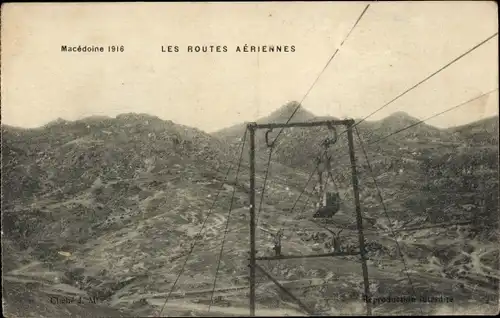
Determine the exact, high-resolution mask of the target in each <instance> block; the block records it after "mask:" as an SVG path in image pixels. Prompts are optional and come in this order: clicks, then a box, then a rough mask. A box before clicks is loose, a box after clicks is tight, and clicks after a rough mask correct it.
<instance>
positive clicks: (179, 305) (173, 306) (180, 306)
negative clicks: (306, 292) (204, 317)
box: [150, 299, 305, 316]
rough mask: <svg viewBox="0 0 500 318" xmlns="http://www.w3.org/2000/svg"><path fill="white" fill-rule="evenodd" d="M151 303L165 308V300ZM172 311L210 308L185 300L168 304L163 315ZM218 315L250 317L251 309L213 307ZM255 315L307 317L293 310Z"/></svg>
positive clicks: (258, 311)
mask: <svg viewBox="0 0 500 318" xmlns="http://www.w3.org/2000/svg"><path fill="white" fill-rule="evenodd" d="M150 303H151V304H152V305H154V306H158V308H160V309H161V307H163V304H164V303H165V301H164V300H162V299H154V300H151V301H150ZM171 310H195V311H201V312H207V310H208V306H207V305H204V304H194V303H191V302H189V301H185V300H172V301H169V302H168V304H167V305H166V306H165V309H164V310H163V313H162V315H168V312H169V311H171ZM217 313H220V314H230V315H235V316H248V315H249V309H248V307H219V306H212V307H211V308H210V314H212V315H215V314H217ZM255 315H256V316H285V315H291V316H305V315H304V313H302V312H300V311H296V310H293V309H284V308H283V309H282V308H280V309H268V308H265V309H256V310H255Z"/></svg>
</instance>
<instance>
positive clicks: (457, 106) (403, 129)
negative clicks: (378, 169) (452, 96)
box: [368, 88, 498, 145]
mask: <svg viewBox="0 0 500 318" xmlns="http://www.w3.org/2000/svg"><path fill="white" fill-rule="evenodd" d="M497 90H498V88H495V89H492V90H491V91H488V92H486V93H484V94H481V95H479V96H476V97H474V98H471V99H469V100H468V101H465V102H463V103H460V104H458V105H455V106H453V107H450V108H448V109H446V110H444V111H442V112H439V113H436V114H434V115H432V116H430V117H427V118H425V119H422V120H420V121H418V122H416V123H414V124H411V125H409V126H407V127H404V128H401V129H399V130H396V131H394V132H392V133H390V134H389V135H387V136H384V137H382V138H380V139H377V140H375V141H372V142H370V143H368V145H373V144H376V143H378V142H381V141H382V140H385V139H387V138H389V137H391V136H393V135H396V134H398V133H400V132H403V131H405V130H407V129H410V128H413V127H415V126H417V125H420V124H422V123H424V122H426V121H428V120H431V119H433V118H435V117H438V116H440V115H442V114H445V113H447V112H450V111H452V110H455V109H457V108H460V107H462V106H464V105H466V104H469V103H471V102H473V101H476V100H478V99H480V98H482V97H484V96H486V95H489V94H491V93H493V92H495V91H497Z"/></svg>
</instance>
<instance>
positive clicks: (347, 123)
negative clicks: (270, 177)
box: [247, 119, 372, 317]
mask: <svg viewBox="0 0 500 318" xmlns="http://www.w3.org/2000/svg"><path fill="white" fill-rule="evenodd" d="M318 126H327V127H335V126H344V127H346V132H347V139H348V146H349V157H350V162H351V174H352V187H353V192H354V204H355V208H356V223H357V228H358V238H359V253H340V252H337V253H326V254H317V255H283V256H274V257H259V258H257V257H256V248H255V239H256V237H255V227H256V224H255V193H256V191H255V132H256V130H258V129H268V130H269V129H275V128H282V129H284V128H291V127H303V128H307V127H318ZM353 126H354V120H352V119H346V120H327V121H314V122H296V123H283V124H278V123H269V124H257V123H249V124H247V129H248V130H249V132H250V258H249V261H250V264H249V271H250V295H249V301H250V316H252V317H254V316H255V274H256V270H257V269H258V270H259V271H261V272H263V274H264V275H265V276H266V277H267V278H269V279H270V280H271V281H273V282H274V283H275V284H276V285H277V286H278V287H279V288H280V289H285V288H284V287H283V286H281V284H279V283H278V281H277V280H275V279H274V278H273V277H272V276H271V275H270V274H269V273H267V272H265V270H264V269H263V268H262V267H261V266H258V265H257V260H278V259H279V260H282V259H292V258H294V259H297V258H317V257H333V256H346V255H357V254H359V255H360V258H361V267H362V270H363V282H364V295H363V296H364V297H361V299H371V295H370V285H369V281H368V266H367V263H366V249H365V239H364V234H363V218H362V215H361V203H360V200H359V184H358V174H357V169H356V156H355V152H354V139H353ZM266 140H267V139H266ZM268 146H269V143H268ZM285 291H286V293H287V294H288V295H289V296H290V297H291V298H292V299H293V300H294V301H295V302H296V303H297V304H298V305H299V307H300V308H302V309H303V310H304V311H305V312H307V313H308V314H310V315H313V313H312V311H311V310H309V309H307V307H305V305H304V304H303V303H302V302H301V301H300V300H299V299H298V298H296V297H295V296H293V294H291V293H290V292H289V291H287V290H286V289H285ZM365 303H366V312H367V315H368V316H371V314H372V309H371V304H370V302H365Z"/></svg>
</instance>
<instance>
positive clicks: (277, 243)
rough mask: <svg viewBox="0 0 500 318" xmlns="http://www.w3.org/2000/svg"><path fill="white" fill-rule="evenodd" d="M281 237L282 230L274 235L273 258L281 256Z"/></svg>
mask: <svg viewBox="0 0 500 318" xmlns="http://www.w3.org/2000/svg"><path fill="white" fill-rule="evenodd" d="M282 236H283V230H282V229H281V230H279V231H278V233H276V235H274V247H273V250H274V253H275V256H281V237H282Z"/></svg>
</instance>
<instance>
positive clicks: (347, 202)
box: [2, 107, 498, 316]
mask: <svg viewBox="0 0 500 318" xmlns="http://www.w3.org/2000/svg"><path fill="white" fill-rule="evenodd" d="M289 110H290V107H289V108H288V112H289ZM278 113H279V112H278ZM285 113H287V111H286V109H285ZM281 115H282V114H281ZM281 115H280V116H281ZM304 115H306V117H307V116H309V114H308V113H304ZM285 120H286V119H285ZM363 124H364V123H363ZM369 124H371V123H366V125H365V126H362V125H360V127H359V130H360V134H361V136H362V138H369V137H370V136H371V135H372V131H371V130H370V129H371V128H370V127H371V126H369ZM2 133H3V136H2V138H3V142H2V162H3V178H2V190H3V191H2V195H3V197H2V199H3V202H2V204H3V209H2V224H3V232H4V235H6V236H7V237H8V238H9V240H10V243H9V244H10V245H12V246H13V247H12V248H11V249H10V250H9V252H8V253H11V254H12V255H20V254H18V253H21V254H22V255H25V256H23V257H21V256H16V257H15V259H22V262H15V261H13V260H12V258H10V259H4V260H3V261H4V264H8V265H9V266H8V270H7V271H4V280H5V279H7V280H9V281H10V282H12V284H25V285H24V286H25V288H27V290H28V293H29V289H30V288H31V287H29V288H28V287H26V284H45V285H43V286H42V287H36V288H33V294H35V293H38V292H39V288H41V289H42V291H40V292H41V293H49V292H50V293H54V292H57V293H60V294H63V295H72V294H82V293H83V294H84V295H87V296H90V297H96V298H98V299H100V300H101V305H102V306H107V307H112V308H114V309H123V310H126V312H128V313H132V314H133V315H136V316H143V315H153V314H155V312H156V313H157V311H158V309H159V308H161V307H162V305H163V304H164V300H165V297H166V295H167V294H168V292H169V290H170V288H171V287H172V284H173V282H174V281H175V280H176V277H177V274H178V273H179V271H180V269H181V268H182V267H183V264H184V262H186V263H185V264H186V265H185V272H184V275H182V276H181V278H180V280H179V281H178V284H177V285H176V286H177V288H176V289H175V290H174V292H173V293H172V297H171V300H170V301H169V303H168V304H167V305H166V310H165V312H164V314H167V313H168V314H169V315H172V314H174V315H175V314H177V315H190V314H191V311H195V312H196V314H200V313H205V314H206V309H207V306H206V304H207V301H208V299H209V298H210V292H211V289H212V286H213V278H214V273H215V269H216V267H217V260H218V253H219V249H220V243H221V241H222V237H223V232H224V228H225V225H226V221H227V219H228V217H229V218H230V219H229V221H230V222H229V232H228V233H227V237H226V241H225V242H226V244H225V249H224V253H223V258H222V262H221V267H220V273H219V279H218V283H217V286H216V287H217V289H216V294H215V295H216V304H215V306H214V307H213V308H212V310H213V311H212V312H213V313H214V314H217V315H218V314H221V315H242V314H245V313H246V312H247V310H248V300H247V296H246V292H247V290H248V276H247V274H248V268H247V262H248V260H247V258H248V255H247V251H248V245H249V242H248V208H247V207H248V188H249V183H248V180H249V175H248V161H247V159H245V160H244V162H243V165H242V167H241V169H240V174H239V179H238V181H236V180H235V169H233V170H232V171H231V173H230V174H229V176H228V178H227V180H226V181H225V182H224V181H223V180H224V174H225V171H226V169H227V168H228V166H229V165H230V163H232V162H234V161H236V159H237V158H238V155H239V150H240V149H238V147H237V146H238V144H236V143H235V144H234V145H232V146H231V145H228V144H227V142H225V141H221V140H219V139H216V138H214V137H212V136H210V135H208V134H205V133H203V132H201V131H199V130H196V129H193V128H189V127H184V126H181V125H177V124H174V123H172V122H168V121H162V120H159V119H158V118H155V117H152V116H148V115H137V114H126V115H121V116H117V118H100V117H93V118H87V119H84V120H81V121H77V122H67V121H57V122H53V123H51V124H49V125H47V126H46V127H42V128H40V129H32V130H23V129H17V128H13V127H2ZM313 133H315V134H316V135H315V136H316V137H318V138H315V139H314V140H321V138H319V137H320V136H324V135H325V133H326V132H325V131H321V130H318V131H316V132H314V131H313ZM445 136H447V135H445ZM239 137H241V136H239ZM259 138H261V139H260V140H261V145H262V140H263V135H261V136H260V137H259ZM342 138H343V139H342ZM281 140H282V143H281V144H280V145H278V149H277V150H278V151H277V157H276V158H277V159H278V160H277V161H278V162H276V161H273V162H272V165H271V169H270V173H269V175H268V180H267V184H266V191H265V195H264V203H263V205H262V212H261V214H260V217H259V229H263V230H259V231H258V242H257V245H258V247H259V248H258V250H259V255H266V254H269V253H271V252H272V251H271V246H270V244H271V242H272V238H271V237H269V236H268V235H267V234H266V231H271V232H272V231H274V230H277V229H278V228H280V227H283V228H284V230H285V237H284V242H283V252H284V253H286V254H298V253H302V254H311V253H314V252H320V251H328V249H329V247H328V246H329V245H328V243H329V241H330V239H329V238H328V235H329V234H328V232H327V231H324V230H321V229H320V228H318V227H317V226H315V225H314V224H313V223H312V222H310V220H309V219H310V216H311V215H312V213H314V203H315V200H316V198H315V197H314V196H312V195H310V193H311V192H312V186H313V184H314V182H315V179H313V180H312V181H311V182H310V183H309V184H308V186H307V188H306V191H305V192H304V193H303V194H302V195H301V196H300V199H299V200H298V202H297V204H296V207H295V209H294V211H293V213H292V211H291V209H292V207H293V206H294V204H295V200H296V199H297V198H299V195H300V193H301V192H302V190H303V187H304V186H305V185H306V181H307V179H308V177H309V174H308V173H309V170H307V167H308V166H307V165H308V164H310V162H311V160H310V159H311V158H309V157H310V156H311V154H312V153H313V151H314V150H315V149H316V148H314V147H315V145H314V144H313V143H311V142H310V140H311V139H310V137H309V136H307V135H303V133H300V132H298V131H297V130H292V131H284V134H283V136H282V139H281ZM398 142H399V144H397V143H396V144H387V145H386V146H384V147H382V148H380V149H382V150H383V152H382V151H380V150H379V148H376V147H372V148H369V149H368V152H369V156H370V161H371V163H372V168H373V169H374V172H375V175H376V177H377V180H378V181H377V182H378V185H379V187H380V188H381V191H382V196H383V197H384V199H385V204H386V206H387V208H388V210H389V214H390V216H391V220H392V222H389V221H388V220H387V218H386V217H385V215H384V213H383V209H382V207H381V204H380V202H379V200H378V195H377V192H376V189H375V187H374V184H373V180H372V179H371V176H370V174H369V169H368V166H367V163H366V162H365V161H364V159H363V154H362V152H360V151H359V148H358V150H357V153H356V154H357V157H358V168H359V171H360V175H359V179H360V185H361V200H362V202H361V203H362V207H363V213H364V215H365V217H366V218H367V221H368V222H366V233H367V242H368V246H369V256H370V261H369V271H370V275H371V279H372V283H373V289H372V290H373V291H374V292H375V293H376V295H381V296H383V295H385V294H387V293H389V292H391V293H397V294H409V293H412V289H411V288H410V287H411V286H410V285H409V284H408V280H407V277H406V275H405V274H404V272H403V267H402V266H401V263H400V258H399V257H398V254H397V253H396V247H395V244H394V242H393V239H394V237H392V236H391V234H390V233H388V232H387V231H386V230H387V229H388V228H389V225H391V226H392V227H393V228H399V229H400V230H401V228H402V227H404V226H421V225H429V224H430V225H432V224H434V223H432V222H430V221H428V220H427V221H426V218H427V216H428V215H429V214H430V212H431V211H435V210H439V209H446V213H447V214H449V215H453V216H455V219H460V218H458V217H456V216H460V217H464V216H465V217H468V216H470V215H474V214H475V213H476V212H477V211H483V212H485V213H483V214H482V215H483V216H485V217H486V218H488V217H490V218H491V216H492V215H494V212H495V211H498V205H496V206H495V204H497V203H498V202H496V201H495V200H494V199H495V198H493V197H492V196H490V197H485V200H486V201H484V202H476V206H475V207H470V206H467V202H462V201H461V199H462V198H463V197H462V196H461V197H459V199H457V198H454V199H453V202H450V200H444V201H443V200H441V201H439V200H438V201H433V202H431V203H429V205H428V207H430V208H432V209H430V210H426V207H424V206H422V208H419V206H418V205H417V204H415V202H423V201H422V200H426V199H428V198H431V196H430V194H428V193H427V194H426V193H425V191H427V190H426V189H427V188H425V189H424V188H423V186H424V185H428V190H429V191H431V192H432V194H439V193H444V191H445V187H446V186H447V184H446V183H444V181H446V180H444V179H446V178H444V179H443V176H434V175H433V174H436V173H437V172H438V171H439V169H440V166H439V164H440V163H441V162H443V160H444V162H447V163H448V164H449V162H450V160H451V161H452V162H456V168H453V171H450V172H447V173H446V174H445V176H444V177H446V176H450V177H451V176H452V177H453V178H452V179H453V180H454V182H455V185H456V186H457V188H454V189H455V190H456V191H462V190H463V189H461V188H459V187H458V186H459V185H460V182H461V180H462V179H460V178H462V177H463V176H462V175H461V173H462V169H461V168H463V167H466V166H468V165H473V166H478V167H479V166H481V164H483V165H484V167H483V168H484V169H483V168H481V169H477V171H478V173H474V174H473V178H472V179H474V180H472V181H474V182H472V183H471V184H477V182H478V181H480V180H488V181H489V180H491V177H492V174H494V173H495V172H497V171H498V168H497V167H495V166H494V165H491V164H489V162H490V161H491V160H490V159H485V158H490V155H488V154H486V155H484V156H482V155H481V156H477V160H476V159H475V160H476V161H474V160H472V161H471V160H469V161H467V160H456V161H454V160H455V159H456V158H455V157H453V156H449V154H452V153H453V151H448V150H456V149H457V148H456V146H455V145H453V144H452V145H451V146H449V148H445V149H444V150H443V146H442V143H440V141H439V140H438V142H437V143H434V144H433V143H431V142H429V140H428V139H425V138H424V139H419V140H417V141H408V140H406V139H404V138H401V139H400V140H399V141H398ZM343 143H344V145H345V135H344V136H343V137H341V138H340V139H339V143H338V146H337V147H339V148H338V149H343V151H345V149H344V148H341V147H340V146H342V145H343ZM229 147H231V149H230V150H228V148H229ZM280 147H281V150H280ZM301 147H302V148H301ZM261 149H262V150H261V153H260V157H259V158H258V165H257V168H258V169H257V200H258V201H257V202H259V200H260V195H261V192H260V189H261V188H262V185H263V181H264V177H265V168H266V167H265V163H266V162H267V160H266V159H267V158H266V154H267V153H266V151H267V150H266V149H265V146H264V147H262V148H261ZM334 149H337V148H334ZM435 150H436V151H435ZM493 150H494V149H493ZM468 151H471V153H469V152H468ZM496 151H498V148H496ZM474 152H475V149H474V148H473V147H468V148H464V152H463V154H462V156H463V158H464V159H467V158H474V157H473V156H472V153H474ZM441 154H442V155H443V157H440V156H441ZM291 155H293V156H295V157H296V158H299V159H298V161H297V162H295V164H296V165H295V166H293V164H294V162H291V163H292V167H289V166H287V165H286V164H285V163H288V161H287V160H290V159H287V156H288V158H290V157H291ZM306 155H307V156H306ZM446 155H448V157H446ZM280 156H281V157H280ZM430 156H432V159H433V160H432V161H429V162H428V161H425V160H424V159H425V158H430ZM280 158H281V159H280ZM450 158H451V159H450ZM346 159H347V158H343V159H342V161H340V160H339V163H338V164H336V165H335V170H336V172H335V176H336V178H337V179H338V185H339V191H340V193H341V197H342V209H341V212H339V214H338V215H337V216H336V217H335V219H334V221H335V223H334V224H333V225H332V227H333V228H336V227H346V228H347V229H346V230H345V231H344V234H343V236H344V238H345V243H346V245H347V246H348V245H351V246H354V245H356V238H357V236H356V232H355V231H354V229H355V226H354V224H355V222H354V220H353V216H354V208H353V203H352V198H353V197H352V192H351V190H350V189H351V188H350V187H351V184H350V175H349V172H350V170H349V168H350V167H349V165H348V164H347V161H345V160H346ZM299 163H300V164H301V165H299ZM423 163H425V164H426V165H424V164H423ZM427 168H429V169H431V171H433V174H429V175H427V171H426V170H425V169H427ZM475 171H476V170H475ZM481 171H482V172H481ZM485 171H486V174H481V173H484V172H485ZM452 172H453V173H454V174H452ZM479 172H480V173H479ZM465 178H467V176H466V177H465ZM481 178H483V179H481ZM469 179H471V178H469ZM469 179H467V180H469ZM489 183H490V186H489V187H488V189H489V191H490V190H491V191H494V186H495V184H494V183H493V182H490V181H489ZM430 185H432V186H434V188H431V187H430ZM219 190H220V191H221V192H220V195H219V197H218V200H217V204H215V206H213V207H212V208H211V206H212V203H213V200H214V197H215V196H216V194H217V193H218V191H219ZM474 191H476V190H471V191H470V192H474ZM233 193H234V202H233V204H232V209H233V210H232V213H231V215H229V214H228V212H229V206H230V198H231V196H232V195H233ZM419 200H420V201H419ZM431 204H432V206H431ZM440 204H441V205H440ZM483 207H485V209H483V210H481V209H482V208H483ZM495 209H496V210H495ZM487 211H489V212H487ZM209 212H211V214H210V217H209V218H208V219H207V222H206V223H205V230H204V231H203V232H202V233H201V236H198V233H199V231H200V229H201V227H202V224H203V223H204V222H205V218H206V217H207V216H209ZM373 220H374V221H375V222H373ZM405 224H406V225H405ZM264 230H266V231H264ZM475 230H476V232H475V233H474V229H473V228H467V227H466V228H462V229H460V231H459V229H457V228H455V227H453V228H444V227H438V228H431V229H424V230H418V231H416V232H412V233H410V234H406V233H404V232H401V233H399V234H397V239H398V241H399V244H400V245H401V250H402V252H403V253H404V256H405V258H406V261H407V262H408V264H409V266H410V268H411V270H413V271H414V272H413V273H412V274H411V275H412V277H413V279H414V282H415V283H414V284H415V285H416V286H415V288H416V291H417V293H419V294H426V293H427V294H430V293H433V295H434V294H436V295H437V294H438V293H441V294H447V295H448V296H449V295H454V296H455V297H457V299H459V300H460V302H459V306H465V307H467V306H469V305H470V304H469V303H468V300H469V299H475V301H476V302H478V303H481V304H482V303H483V301H484V299H489V300H490V302H491V299H493V298H494V295H495V293H496V295H498V289H495V287H494V286H495V282H497V283H498V281H497V280H495V279H497V276H498V268H497V267H495V266H496V265H495V260H497V259H498V253H497V251H498V247H497V246H496V243H494V242H492V241H491V239H492V236H491V235H486V236H485V237H480V235H478V233H477V227H476V229H475ZM384 231H385V232H384ZM196 238H197V239H198V241H197V244H196V248H195V249H194V250H193V252H192V254H191V256H190V258H189V259H187V261H186V257H187V255H188V251H189V250H190V247H191V243H192V242H193V240H194V239H196ZM466 242H469V243H467V244H466ZM464 244H466V246H467V249H466V250H464V248H463V246H464ZM446 251H448V252H446ZM461 251H463V252H464V253H465V254H464V253H462V252H461ZM495 253H496V254H495ZM4 255H5V253H4ZM266 266H267V268H268V270H269V271H271V272H272V273H273V275H275V276H276V277H277V278H278V279H280V280H281V281H282V283H283V284H285V286H287V287H289V288H290V289H291V290H292V291H293V292H294V293H296V295H299V296H300V298H301V299H303V300H304V301H305V302H306V303H307V304H308V305H310V306H312V307H315V308H316V309H317V310H318V311H320V312H323V313H325V312H330V313H333V314H336V313H337V314H338V313H344V314H352V313H359V312H362V311H363V307H362V306H361V305H360V304H359V299H358V298H359V293H360V292H361V290H362V288H361V273H360V266H359V262H358V261H357V259H356V258H355V257H351V258H349V257H347V258H335V259H333V260H332V259H322V260H319V261H318V260H313V261H302V260H298V261H295V262H293V261H292V262H290V263H289V262H286V263H285V262H281V263H275V264H274V265H273V264H266ZM457 282H459V283H460V284H462V285H463V286H462V290H459V291H456V290H455V289H453V290H452V287H453V286H455V285H456V283H457ZM474 284H476V285H477V286H475V287H474ZM497 285H498V284H497ZM16 286H17V285H16ZM258 286H259V287H258V295H259V296H258V304H259V308H260V309H266V310H268V312H267V314H273V315H274V314H280V310H285V309H286V310H288V311H289V312H291V313H292V314H295V313H296V312H297V311H296V310H297V308H296V307H294V306H293V305H291V304H290V300H289V299H287V298H286V296H284V295H283V294H281V293H280V292H279V291H277V289H276V288H275V287H274V286H273V285H272V283H269V282H268V281H265V280H262V281H261V282H259V285H258ZM492 286H493V287H492ZM12 288H13V289H12V290H14V289H15V288H17V287H12ZM453 288H455V287H453ZM37 295H38V294H37ZM36 297H42V296H36ZM16 299H17V298H14V299H10V301H14V302H15V301H16ZM191 300H192V301H193V302H190V301H191ZM318 300H321V301H318ZM340 303H345V304H347V303H349V304H351V305H352V306H351V305H349V306H347V307H349V308H347V307H346V308H345V312H342V310H341V309H339V307H338V306H339V304H340ZM224 306H229V307H224ZM417 307H418V306H417ZM417 307H416V308H415V310H416V311H418V308H417ZM438 307H439V306H438ZM16 308H17V307H16ZM439 308H440V307H439ZM439 308H438V309H439ZM403 309H404V308H403ZM438 309H436V308H435V307H431V306H429V308H426V309H425V310H426V311H427V312H433V311H434V312H435V311H436V310H438ZM441 309H442V308H441ZM376 310H378V311H379V312H380V313H389V312H393V311H396V312H401V308H399V309H398V308H386V306H383V305H381V306H377V309H376ZM398 310H399V311H398ZM412 310H413V309H412ZM103 315H105V316H107V314H103Z"/></svg>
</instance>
